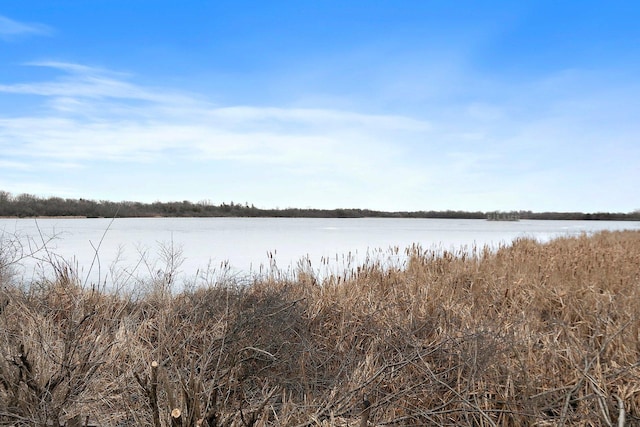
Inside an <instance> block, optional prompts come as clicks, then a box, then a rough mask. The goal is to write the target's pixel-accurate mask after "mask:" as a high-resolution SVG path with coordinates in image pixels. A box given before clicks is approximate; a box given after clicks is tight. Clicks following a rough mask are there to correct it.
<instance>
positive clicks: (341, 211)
mask: <svg viewBox="0 0 640 427" xmlns="http://www.w3.org/2000/svg"><path fill="white" fill-rule="evenodd" d="M153 217H160V218H230V217H233V218H241V217H249V218H434V219H488V218H489V219H490V218H502V217H509V218H511V217H514V218H515V217H517V218H519V219H523V220H525V219H546V220H597V221H607V220H613V221H640V210H635V211H634V212H630V213H622V212H594V213H585V212H533V211H530V210H511V211H496V210H493V211H487V212H484V211H463V210H444V211H442V210H421V211H395V212H393V211H378V210H373V209H360V208H336V209H313V208H306V209H301V208H276V209H262V208H258V207H256V206H254V205H253V204H251V205H250V204H249V203H244V204H240V203H234V202H230V203H228V204H227V203H222V204H220V205H213V204H211V203H209V202H198V203H192V202H190V201H188V200H184V201H181V202H178V201H175V202H153V203H141V202H131V201H122V202H112V201H106V200H101V201H95V200H87V199H62V198H60V197H49V198H41V197H37V196H34V195H30V194H20V195H18V196H13V195H12V194H11V193H9V192H6V191H0V218H5V219H6V218H153Z"/></svg>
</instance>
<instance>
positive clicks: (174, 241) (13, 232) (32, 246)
mask: <svg viewBox="0 0 640 427" xmlns="http://www.w3.org/2000/svg"><path fill="white" fill-rule="evenodd" d="M621 229H635V230H638V229H640V222H632V221H538V220H522V221H518V222H495V221H486V220H457V219H388V218H358V219H352V218H348V219H347V218H344V219H343V218H330V219H325V218H322V219H318V218H117V219H115V220H111V219H103V218H99V219H84V218H83V219H78V218H66V219H65V218H47V219H38V220H35V219H0V234H1V235H2V239H1V241H2V242H4V244H5V245H6V244H7V242H10V241H13V243H14V247H16V248H17V249H18V250H21V251H22V252H23V253H24V254H32V255H33V256H28V257H26V258H24V259H22V260H21V261H20V262H19V263H18V264H16V266H17V267H18V269H17V270H18V272H19V274H20V275H22V276H23V277H24V278H25V279H27V280H30V279H33V278H37V277H40V276H41V275H42V274H48V273H50V262H49V261H50V260H58V261H64V262H65V263H68V264H70V265H71V266H73V267H74V268H75V269H77V271H78V272H79V275H80V277H81V278H82V279H83V281H85V282H87V283H90V282H99V283H105V282H106V283H113V282H115V283H127V282H132V281H135V280H137V278H140V279H144V278H148V277H149V275H158V274H164V273H165V272H166V271H168V269H169V268H168V266H167V264H168V263H169V264H171V263H172V262H173V265H174V266H176V267H177V270H178V273H179V276H180V277H181V279H180V280H181V281H184V280H185V279H187V280H189V278H195V277H196V276H206V277H207V278H208V279H211V278H212V277H214V276H215V275H227V276H228V275H235V276H236V277H251V276H252V275H256V274H265V273H267V272H268V271H273V269H272V267H273V265H276V266H277V268H278V271H280V272H284V273H286V272H290V271H291V270H292V269H295V268H296V265H297V264H298V262H300V260H302V259H305V266H306V267H307V268H311V270H313V271H314V272H316V273H317V274H319V275H325V274H331V273H337V272H339V271H341V270H344V269H345V268H352V267H354V266H356V265H357V264H358V263H361V262H364V261H365V260H366V259H367V257H369V258H376V259H380V258H382V259H384V260H386V261H387V262H397V263H401V262H403V259H404V258H403V255H404V249H405V248H407V247H409V246H411V245H412V244H419V245H421V246H422V247H423V248H426V249H431V248H433V249H437V250H458V249H462V250H464V248H466V249H469V248H471V247H473V246H474V245H475V246H479V247H482V246H484V245H490V246H492V247H496V246H497V245H499V244H508V243H510V242H511V241H512V240H513V239H514V238H517V237H521V236H528V237H533V238H536V239H538V240H541V241H546V240H549V239H551V238H553V237H557V236H563V235H575V234H580V233H583V232H587V233H590V232H595V231H599V230H621ZM15 243H19V244H18V245H17V246H16V245H15ZM393 248H397V249H398V251H397V253H394V251H393ZM172 254H174V255H177V256H176V257H174V258H172V257H171V255H172ZM176 283H179V282H178V281H176Z"/></svg>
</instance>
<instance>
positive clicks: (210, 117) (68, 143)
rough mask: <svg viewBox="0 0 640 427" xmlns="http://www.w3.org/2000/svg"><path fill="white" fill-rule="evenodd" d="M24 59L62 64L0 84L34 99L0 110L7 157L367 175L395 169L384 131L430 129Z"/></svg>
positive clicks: (372, 179)
mask: <svg viewBox="0 0 640 427" xmlns="http://www.w3.org/2000/svg"><path fill="white" fill-rule="evenodd" d="M30 65H36V66H41V67H48V68H52V69H55V70H58V71H62V72H63V73H64V74H63V75H62V76H61V77H58V78H55V79H53V80H51V79H50V80H47V81H42V82H30V83H16V84H3V85H0V92H4V93H11V94H25V95H37V96H41V97H42V100H43V103H42V104H41V107H40V109H39V110H40V111H41V113H40V114H38V115H24V116H21V117H10V118H3V117H0V149H1V150H2V152H3V155H4V156H7V157H9V159H12V160H11V162H13V163H15V164H18V163H19V162H27V163H28V162H45V161H46V162H66V163H65V164H66V165H67V167H68V166H69V165H73V164H75V165H91V164H94V163H96V162H105V161H106V162H112V163H113V164H116V163H118V164H121V163H122V162H125V163H126V164H129V165H135V164H140V165H145V164H147V165H148V164H153V163H154V162H166V161H179V162H182V163H183V164H184V165H186V169H188V168H189V166H188V165H190V164H191V165H192V164H194V163H195V164H199V163H202V162H207V161H216V162H218V161H225V162H232V163H235V164H238V165H239V166H240V167H254V168H265V167H267V168H277V170H278V173H280V174H285V175H287V176H289V177H290V178H289V179H296V178H295V177H304V178H305V179H310V180H314V179H316V180H318V179H324V178H323V176H325V177H326V176H328V175H333V176H341V177H343V178H345V179H346V180H348V181H354V180H355V181H360V182H367V183H369V184H370V185H374V184H375V183H376V182H380V181H381V178H380V177H381V176H382V175H386V174H384V173H381V171H382V170H386V171H388V172H389V173H390V174H394V173H392V172H391V171H392V170H394V171H395V176H403V175H404V174H405V172H404V171H403V168H402V167H399V166H397V163H396V162H392V160H393V159H394V158H396V157H401V156H403V155H405V153H403V149H402V147H401V145H400V144H398V145H394V143H393V142H392V141H393V140H397V139H402V140H406V139H407V138H423V137H424V136H425V135H427V134H428V133H429V132H430V129H431V125H430V123H428V122H425V121H423V120H419V119H415V118H411V117H405V116H399V115H382V114H363V113H358V112H351V111H340V110H332V109H311V108H283V107H278V108H275V107H256V106H216V105H214V104H212V103H211V102H208V101H204V100H202V99H199V98H198V97H197V96H192V95H190V94H185V93H179V92H175V91H169V90H162V89H156V88H145V87H143V86H140V85H137V84H134V83H132V82H131V81H129V80H128V79H127V77H128V76H126V75H122V74H118V73H112V72H110V71H107V70H101V69H97V68H92V67H87V66H83V65H78V64H67V63H58V62H39V63H34V64H30ZM7 162H9V160H7ZM13 163H7V166H11V164H13ZM243 165H244V166H243ZM132 168H135V166H132ZM415 172H416V171H413V173H414V177H413V178H415V175H416V174H415ZM384 179H386V178H384Z"/></svg>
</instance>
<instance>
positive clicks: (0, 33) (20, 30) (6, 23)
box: [0, 15, 53, 40]
mask: <svg viewBox="0 0 640 427" xmlns="http://www.w3.org/2000/svg"><path fill="white" fill-rule="evenodd" d="M52 33H53V30H52V29H51V28H50V27H48V26H46V25H43V24H36V23H26V22H18V21H14V20H13V19H9V18H7V17H6V16H2V15H0V39H2V40H12V39H15V38H16V37H22V36H32V35H39V36H47V35H51V34H52Z"/></svg>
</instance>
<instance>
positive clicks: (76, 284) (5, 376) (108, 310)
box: [0, 231, 640, 427]
mask: <svg viewBox="0 0 640 427" xmlns="http://www.w3.org/2000/svg"><path fill="white" fill-rule="evenodd" d="M406 254H407V261H406V263H404V264H399V263H398V264H395V265H389V264H386V263H382V262H379V261H374V260H370V261H368V262H367V263H365V264H364V265H360V266H356V267H355V268H354V269H353V270H352V271H350V272H348V273H345V274H339V275H329V276H327V277H322V278H320V277H317V276H316V275H315V274H314V272H313V269H311V268H310V266H309V265H308V264H305V262H304V261H303V262H301V263H300V264H299V265H298V271H297V272H295V274H292V275H279V274H271V275H265V276H264V277H261V278H255V279H254V281H253V283H251V284H250V285H249V286H246V285H244V284H243V285H240V284H237V283H234V282H233V280H225V281H220V282H207V283H205V284H201V285H200V286H190V287H185V288H184V290H183V291H181V292H179V293H175V292H171V291H170V289H168V285H170V283H168V282H167V277H172V276H171V268H169V269H168V270H165V271H164V272H163V273H165V274H163V275H162V276H161V277H159V276H152V277H150V278H149V281H148V283H147V284H146V285H147V288H146V289H147V290H146V291H145V292H144V293H141V294H140V293H137V294H135V295H134V294H133V293H130V292H129V293H128V292H125V291H123V290H120V291H118V292H104V291H100V290H98V289H96V288H95V287H88V286H86V285H84V284H83V283H82V281H81V280H79V279H78V278H77V277H76V276H75V275H74V274H73V271H72V269H69V268H57V269H54V271H56V272H57V273H56V275H55V277H53V278H51V279H48V280H46V279H42V280H39V281H35V282H33V283H30V284H29V285H28V286H26V285H25V284H24V283H16V280H15V278H12V277H11V276H10V275H9V274H3V270H2V269H0V280H2V287H1V290H0V310H1V311H0V348H1V353H2V358H1V359H0V424H1V425H40V426H47V425H67V426H73V425H84V424H86V423H87V422H89V423H93V424H98V425H104V426H115V425H143V426H154V427H158V426H193V425H202V426H210V427H213V426H279V425H282V426H300V427H302V426H347V425H352V426H353V425H361V426H364V425H376V426H388V425H396V426H426V425H430V426H431V425H440V426H447V425H452V426H453V425H476V426H527V425H538V426H551V425H580V426H591V425H593V426H596V425H598V426H599V425H612V426H613V425H624V424H625V423H627V424H628V425H638V424H639V423H640V377H639V374H640V363H639V361H638V354H639V351H640V320H639V319H638V313H640V232H632V231H625V232H602V233H598V234H595V235H592V236H587V235H582V236H578V237H567V238H559V239H556V240H553V241H551V242H548V243H539V242H536V241H534V240H529V239H519V240H516V241H515V242H513V244H511V245H505V246H503V247H500V248H498V249H497V250H489V249H488V248H471V250H460V251H457V252H455V251H454V252H451V251H432V250H425V249H423V248H420V247H417V246H414V247H411V248H408V249H407V253H406ZM0 259H2V258H0ZM4 259H5V261H4V264H0V267H1V266H4V267H2V268H5V269H6V268H8V267H9V265H10V263H9V262H7V261H6V257H5V258H4ZM174 265H176V264H175V263H174Z"/></svg>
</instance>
